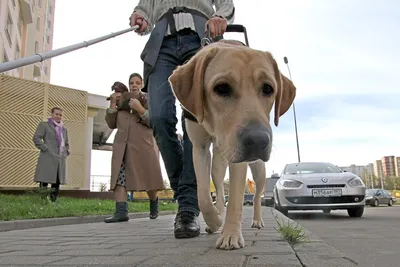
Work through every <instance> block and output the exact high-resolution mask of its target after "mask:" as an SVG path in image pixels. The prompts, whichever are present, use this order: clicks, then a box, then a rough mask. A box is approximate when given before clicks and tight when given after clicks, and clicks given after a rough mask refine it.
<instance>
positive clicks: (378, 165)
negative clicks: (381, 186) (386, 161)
mask: <svg viewBox="0 0 400 267" xmlns="http://www.w3.org/2000/svg"><path fill="white" fill-rule="evenodd" d="M374 174H375V176H376V177H377V178H379V179H380V178H382V177H383V170H382V160H375V162H374Z"/></svg>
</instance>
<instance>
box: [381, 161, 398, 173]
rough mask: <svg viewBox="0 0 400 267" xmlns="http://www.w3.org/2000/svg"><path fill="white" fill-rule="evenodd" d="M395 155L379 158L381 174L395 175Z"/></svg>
mask: <svg viewBox="0 0 400 267" xmlns="http://www.w3.org/2000/svg"><path fill="white" fill-rule="evenodd" d="M394 159H395V156H385V157H383V158H381V161H382V173H383V176H395V174H396V172H395V160H394Z"/></svg>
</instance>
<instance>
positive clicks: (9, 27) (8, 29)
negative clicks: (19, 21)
mask: <svg viewBox="0 0 400 267" xmlns="http://www.w3.org/2000/svg"><path fill="white" fill-rule="evenodd" d="M12 26H13V21H12V18H11V15H10V12H8V16H7V23H6V28H5V32H6V36H7V39H8V44H9V45H10V46H11V45H12V42H11V33H12Z"/></svg>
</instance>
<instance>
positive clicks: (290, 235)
mask: <svg viewBox="0 0 400 267" xmlns="http://www.w3.org/2000/svg"><path fill="white" fill-rule="evenodd" d="M276 222H277V223H278V229H277V228H275V230H277V231H278V232H279V233H280V234H281V235H282V237H283V238H284V239H285V240H286V241H287V242H289V244H291V245H296V244H299V243H304V242H308V241H309V237H308V235H307V234H306V233H305V231H304V228H303V226H301V225H300V224H298V223H297V222H294V221H293V222H292V223H291V222H290V221H288V223H287V224H285V221H284V220H283V219H282V222H281V223H280V222H279V221H278V220H276Z"/></svg>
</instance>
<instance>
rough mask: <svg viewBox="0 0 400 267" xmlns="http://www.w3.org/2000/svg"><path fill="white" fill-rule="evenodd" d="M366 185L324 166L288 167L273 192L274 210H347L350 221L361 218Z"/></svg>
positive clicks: (349, 173)
mask: <svg viewBox="0 0 400 267" xmlns="http://www.w3.org/2000/svg"><path fill="white" fill-rule="evenodd" d="M365 190H366V189H365V185H364V183H363V181H362V180H361V179H360V177H358V176H357V175H355V174H353V173H351V172H344V171H342V170H341V169H340V168H339V167H337V166H335V165H333V164H331V163H326V162H301V163H291V164H287V165H286V166H285V168H284V170H283V173H282V175H281V177H280V178H279V180H278V181H277V183H276V185H275V188H274V207H275V209H277V210H279V211H280V212H282V213H283V214H285V215H287V214H288V211H289V210H322V211H323V212H324V213H330V212H331V210H338V209H346V210H347V213H348V214H349V216H350V217H361V216H362V215H363V213H364V207H365Z"/></svg>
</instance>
